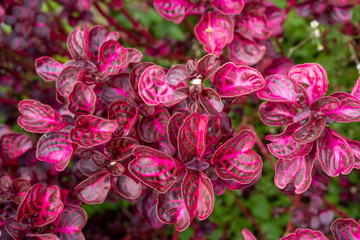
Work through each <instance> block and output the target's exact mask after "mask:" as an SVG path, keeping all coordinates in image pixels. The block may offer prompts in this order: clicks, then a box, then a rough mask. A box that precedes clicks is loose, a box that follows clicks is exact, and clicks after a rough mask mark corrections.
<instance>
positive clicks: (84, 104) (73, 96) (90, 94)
mask: <svg viewBox="0 0 360 240" xmlns="http://www.w3.org/2000/svg"><path fill="white" fill-rule="evenodd" d="M95 103H96V95H95V93H94V91H93V90H92V89H91V88H90V87H89V86H87V85H86V84H85V83H82V82H78V83H75V85H74V87H73V90H72V92H71V93H70V94H69V104H68V109H69V111H70V112H72V113H73V114H75V115H87V114H90V115H91V114H93V113H94V111H95Z"/></svg>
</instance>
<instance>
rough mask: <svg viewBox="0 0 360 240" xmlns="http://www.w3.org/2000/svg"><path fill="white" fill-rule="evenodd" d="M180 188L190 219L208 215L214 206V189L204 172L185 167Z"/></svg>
mask: <svg viewBox="0 0 360 240" xmlns="http://www.w3.org/2000/svg"><path fill="white" fill-rule="evenodd" d="M181 188H182V195H183V198H184V202H185V205H186V208H187V209H188V210H189V213H190V218H191V219H192V218H194V217H195V216H197V217H198V218H199V220H204V219H206V218H207V217H208V216H210V214H211V213H212V211H213V208H214V190H213V186H212V184H211V180H210V179H209V178H208V176H206V174H204V173H203V172H198V171H193V170H189V169H187V170H186V175H185V178H184V180H183V183H182V187H181Z"/></svg>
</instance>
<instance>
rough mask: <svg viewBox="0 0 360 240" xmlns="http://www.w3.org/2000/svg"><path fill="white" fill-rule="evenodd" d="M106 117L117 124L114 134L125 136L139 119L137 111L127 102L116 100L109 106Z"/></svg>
mask: <svg viewBox="0 0 360 240" xmlns="http://www.w3.org/2000/svg"><path fill="white" fill-rule="evenodd" d="M108 117H109V119H110V120H115V121H116V122H117V123H118V128H117V130H116V134H117V135H120V136H127V135H129V134H130V133H131V131H132V130H133V129H134V126H135V124H136V122H137V120H138V119H139V109H138V108H137V107H135V106H133V105H131V104H129V103H127V102H124V101H122V100H118V101H116V102H113V103H112V104H111V105H110V106H109V110H108Z"/></svg>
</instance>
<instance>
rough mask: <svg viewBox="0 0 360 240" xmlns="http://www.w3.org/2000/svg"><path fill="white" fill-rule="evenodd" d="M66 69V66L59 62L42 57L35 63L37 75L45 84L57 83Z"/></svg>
mask: <svg viewBox="0 0 360 240" xmlns="http://www.w3.org/2000/svg"><path fill="white" fill-rule="evenodd" d="M64 68H65V65H64V64H61V63H59V62H57V61H56V60H54V59H52V58H51V57H41V58H38V59H36V61H35V69H36V73H37V74H38V75H39V76H40V77H41V78H42V79H43V80H44V81H45V82H52V81H56V80H57V79H58V77H59V75H60V72H61V71H62V70H63V69H64Z"/></svg>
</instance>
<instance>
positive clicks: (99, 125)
mask: <svg viewBox="0 0 360 240" xmlns="http://www.w3.org/2000/svg"><path fill="white" fill-rule="evenodd" d="M117 127H118V124H117V123H116V122H115V121H111V120H106V119H103V118H99V117H95V116H89V115H83V116H80V117H79V118H78V119H77V120H76V126H75V127H74V128H73V129H71V131H70V139H71V141H72V142H74V143H76V144H79V145H81V146H83V147H85V148H89V147H92V146H96V145H99V144H103V143H106V142H108V141H109V140H110V139H111V135H112V134H113V133H114V132H115V130H116V129H117Z"/></svg>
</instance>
